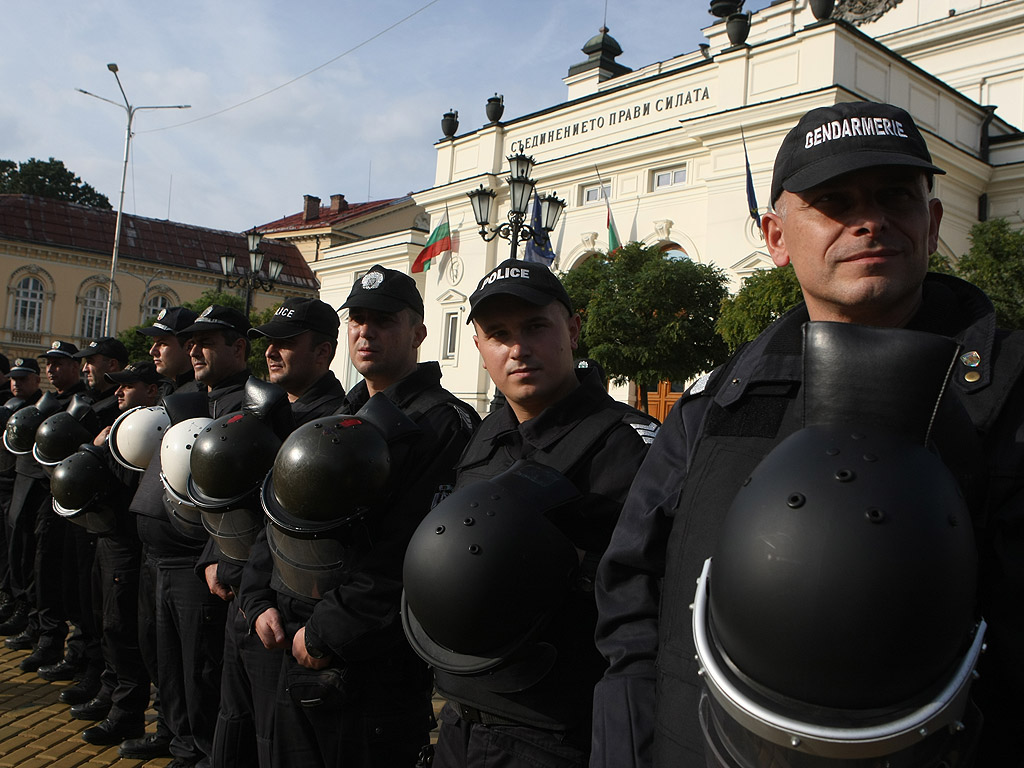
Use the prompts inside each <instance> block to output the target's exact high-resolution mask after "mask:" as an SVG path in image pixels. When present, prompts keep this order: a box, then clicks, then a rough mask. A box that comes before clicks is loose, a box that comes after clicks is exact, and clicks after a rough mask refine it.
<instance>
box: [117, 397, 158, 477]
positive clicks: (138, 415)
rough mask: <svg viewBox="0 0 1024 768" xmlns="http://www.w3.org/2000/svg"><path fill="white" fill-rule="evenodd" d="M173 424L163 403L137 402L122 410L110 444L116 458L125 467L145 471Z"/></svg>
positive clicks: (135, 470) (134, 470)
mask: <svg viewBox="0 0 1024 768" xmlns="http://www.w3.org/2000/svg"><path fill="white" fill-rule="evenodd" d="M170 426H171V419H170V417H169V416H168V415H167V411H166V410H165V409H164V407H163V406H160V405H149V406H146V405H137V406H135V407H134V408H130V409H129V410H127V411H125V412H124V413H122V414H121V415H120V416H118V417H117V421H115V422H114V423H113V425H112V426H111V427H110V432H109V434H108V435H107V444H108V445H109V446H110V454H111V455H112V456H113V457H114V460H115V461H116V462H117V463H118V464H120V465H121V466H122V467H124V468H125V469H130V470H132V471H133V472H145V471H146V467H148V466H149V462H150V460H151V459H152V458H153V456H154V455H155V454H156V452H157V451H158V450H159V449H160V443H161V442H162V441H163V438H164V433H166V432H167V430H168V429H169V428H170Z"/></svg>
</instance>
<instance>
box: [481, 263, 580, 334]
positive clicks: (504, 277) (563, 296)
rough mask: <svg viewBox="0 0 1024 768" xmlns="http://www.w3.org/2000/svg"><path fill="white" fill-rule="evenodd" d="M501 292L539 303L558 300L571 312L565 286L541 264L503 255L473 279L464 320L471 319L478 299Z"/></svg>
mask: <svg viewBox="0 0 1024 768" xmlns="http://www.w3.org/2000/svg"><path fill="white" fill-rule="evenodd" d="M501 294H505V295H508V296H515V297H516V298H519V299H522V300H523V301H525V302H527V303H529V304H536V305H537V306H539V307H543V306H545V305H547V304H550V303H551V302H552V301H560V302H562V304H564V305H565V308H566V309H568V310H569V311H570V312H572V302H571V301H570V300H569V294H568V293H566V290H565V286H564V285H562V281H561V280H559V279H558V278H557V277H556V276H555V274H554V273H553V272H552V271H551V270H550V269H548V268H547V267H546V266H545V265H544V264H539V263H537V262H533V261H522V260H518V259H506V260H505V261H503V262H501V264H499V265H498V266H496V267H495V268H494V269H492V270H491V271H490V272H488V273H487V274H486V275H485V276H484V277H483V279H482V280H480V282H479V283H477V286H476V290H475V291H473V294H472V295H471V296H470V297H469V317H468V318H466V322H467V323H468V322H469V321H470V320H472V319H473V314H474V313H475V312H476V311H477V310H478V309H479V308H480V304H481V302H483V301H485V300H487V299H489V298H490V297H491V296H498V295H501Z"/></svg>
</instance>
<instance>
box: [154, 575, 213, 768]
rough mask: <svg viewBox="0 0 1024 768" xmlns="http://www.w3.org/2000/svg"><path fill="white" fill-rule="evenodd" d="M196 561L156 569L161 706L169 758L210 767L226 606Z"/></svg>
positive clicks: (201, 767) (201, 766) (203, 767)
mask: <svg viewBox="0 0 1024 768" xmlns="http://www.w3.org/2000/svg"><path fill="white" fill-rule="evenodd" d="M194 567H195V563H192V564H190V565H186V566H184V567H181V566H180V565H178V567H167V566H165V565H162V564H158V566H157V581H156V635H157V651H158V655H159V661H158V665H159V680H160V704H161V707H162V709H163V715H164V720H165V722H166V723H167V726H168V727H169V728H170V731H171V733H172V734H173V738H172V739H171V754H173V755H174V756H175V757H180V758H183V759H186V760H189V761H191V762H194V763H196V764H197V766H199V767H200V768H205V766H208V765H209V764H210V756H211V754H212V753H213V733H214V728H215V725H216V722H217V710H218V707H219V701H220V672H221V664H222V661H223V655H224V620H225V616H226V613H227V603H225V602H224V601H223V600H221V599H220V598H219V597H216V596H215V595H212V594H210V590H209V588H208V587H207V586H206V583H205V582H204V581H202V580H201V579H200V578H199V577H198V576H196V574H195V572H194V570H193V569H194Z"/></svg>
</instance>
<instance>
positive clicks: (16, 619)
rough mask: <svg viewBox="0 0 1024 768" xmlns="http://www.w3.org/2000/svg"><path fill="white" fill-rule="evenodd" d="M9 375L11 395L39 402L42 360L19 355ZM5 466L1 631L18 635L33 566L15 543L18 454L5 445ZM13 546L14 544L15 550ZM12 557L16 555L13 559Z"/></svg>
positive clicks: (0, 494)
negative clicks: (13, 510)
mask: <svg viewBox="0 0 1024 768" xmlns="http://www.w3.org/2000/svg"><path fill="white" fill-rule="evenodd" d="M8 375H9V376H10V379H11V382H10V392H11V395H12V396H13V397H15V398H17V399H18V400H20V401H22V402H24V403H25V404H27V405H31V404H32V403H34V402H36V400H38V399H39V398H40V397H41V396H42V394H43V391H42V390H41V389H40V388H39V375H40V371H39V363H38V362H37V361H36V360H34V359H33V358H24V357H18V358H15V360H14V366H13V367H12V368H11V369H10V372H9V374H8ZM0 458H2V461H3V468H2V469H0V504H2V506H3V513H4V556H3V560H4V563H6V567H5V568H4V582H3V589H4V593H5V594H7V595H9V596H10V599H9V601H8V602H6V603H5V604H4V605H3V606H2V607H0V618H2V620H3V623H0V635H17V634H18V633H19V632H22V631H24V630H25V628H26V627H27V626H28V612H29V603H28V600H27V598H26V596H25V593H24V591H25V586H24V585H26V584H27V583H29V582H30V581H31V566H30V564H28V563H25V562H24V558H19V554H18V553H19V551H20V552H21V553H22V554H24V553H25V551H24V549H21V548H19V547H17V546H15V544H14V542H15V533H14V530H13V528H14V520H13V517H12V515H11V500H12V496H13V493H14V480H15V465H16V463H17V461H16V459H17V457H16V456H15V455H14V454H12V453H10V452H9V451H8V450H7V449H6V448H3V449H2V452H0ZM12 547H14V549H13V552H12ZM12 558H13V559H12Z"/></svg>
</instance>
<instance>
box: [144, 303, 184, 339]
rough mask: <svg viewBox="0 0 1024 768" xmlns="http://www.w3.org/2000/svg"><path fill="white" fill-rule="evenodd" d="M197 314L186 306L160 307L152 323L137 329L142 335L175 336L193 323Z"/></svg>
mask: <svg viewBox="0 0 1024 768" xmlns="http://www.w3.org/2000/svg"><path fill="white" fill-rule="evenodd" d="M197 317H198V315H197V314H196V313H195V312H193V311H192V310H191V309H187V308H186V307H168V308H167V309H161V310H160V314H159V315H157V316H156V320H154V321H153V324H152V325H147V326H146V327H145V328H139V329H137V332H138V333H141V334H142V335H144V336H167V335H168V334H169V335H172V336H177V335H178V334H179V333H181V332H182V331H184V329H185V328H188V327H189V326H190V325H192V324H193V323H195V321H196V318H197Z"/></svg>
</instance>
